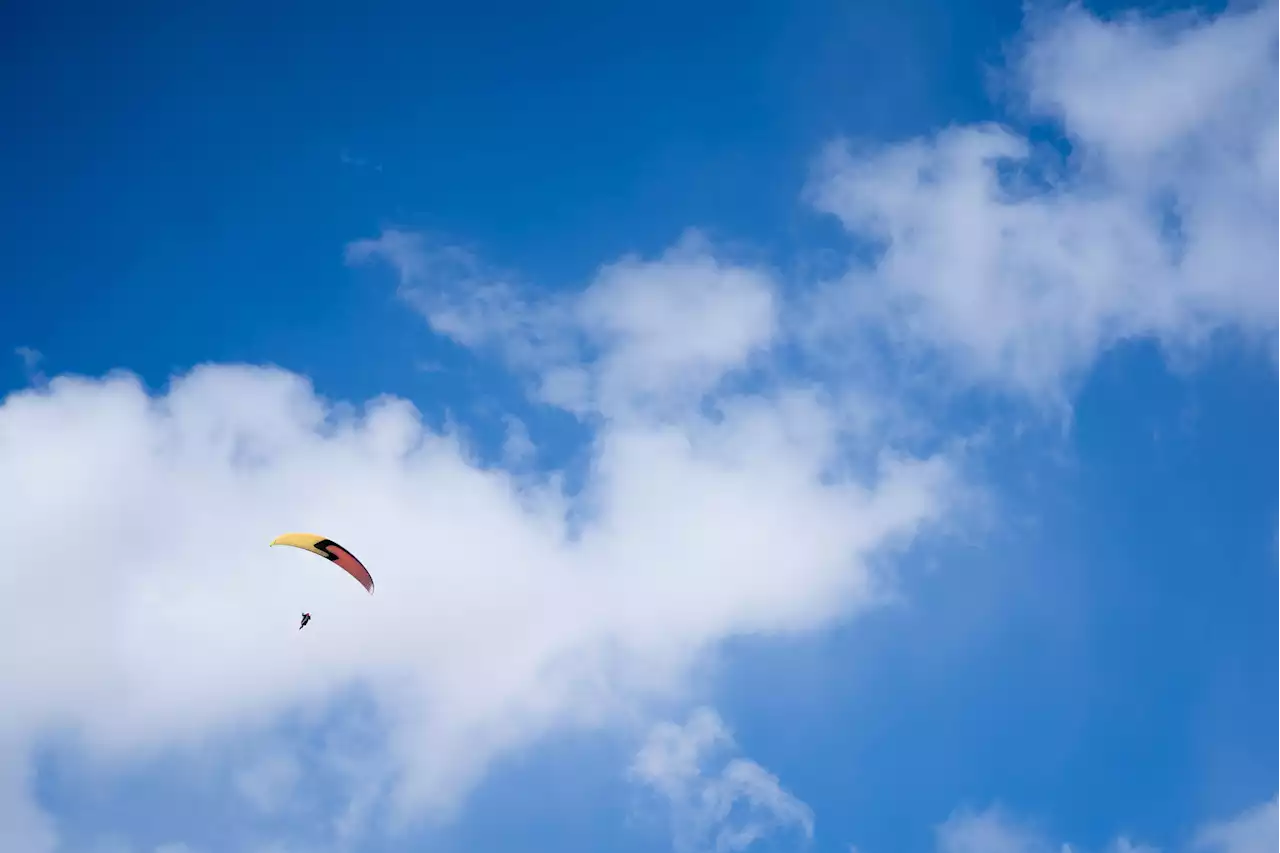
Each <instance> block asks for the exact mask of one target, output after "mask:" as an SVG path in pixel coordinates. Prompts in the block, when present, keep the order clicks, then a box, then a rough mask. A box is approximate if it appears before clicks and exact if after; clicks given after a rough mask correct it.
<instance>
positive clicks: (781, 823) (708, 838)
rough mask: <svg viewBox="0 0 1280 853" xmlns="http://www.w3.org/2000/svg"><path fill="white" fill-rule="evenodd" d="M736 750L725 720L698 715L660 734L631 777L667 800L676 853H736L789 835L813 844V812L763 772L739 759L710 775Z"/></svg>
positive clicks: (705, 711) (703, 711) (660, 728)
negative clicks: (774, 836) (698, 852)
mask: <svg viewBox="0 0 1280 853" xmlns="http://www.w3.org/2000/svg"><path fill="white" fill-rule="evenodd" d="M736 749H737V745H736V744H735V743H734V739H733V736H732V735H731V734H730V733H729V731H728V730H727V729H726V728H725V726H724V723H723V721H722V720H721V719H720V717H719V715H717V714H716V713H715V712H714V711H712V710H711V709H709V708H699V709H697V710H696V711H694V712H693V713H692V714H691V715H690V717H689V719H688V720H687V721H686V722H685V724H684V725H679V724H676V723H660V724H658V725H656V726H654V727H653V729H652V730H651V731H650V733H649V736H648V738H647V740H646V741H645V743H644V745H643V746H642V747H641V749H640V751H639V752H638V753H637V754H636V757H635V760H634V761H633V762H632V765H631V776H632V778H634V779H635V780H637V781H638V782H640V783H642V784H643V785H645V786H647V787H649V788H651V789H652V790H653V791H655V792H656V793H657V794H659V795H660V796H661V797H662V798H663V799H665V800H666V802H667V804H668V805H669V807H670V809H671V814H672V826H673V830H674V835H675V842H676V846H677V848H678V849H682V850H700V849H714V850H716V851H725V853H729V851H739V850H745V849H747V848H748V847H750V846H751V845H753V844H754V843H755V842H756V841H758V840H760V839H762V838H764V837H766V836H768V835H771V834H773V833H775V832H779V831H784V830H790V831H796V832H799V833H800V834H801V835H803V836H804V837H805V838H806V839H810V838H812V837H813V813H812V811H811V810H810V808H809V807H808V806H807V805H805V804H804V803H803V802H801V801H800V800H799V799H797V798H796V797H795V796H794V795H792V794H790V793H788V792H787V791H786V790H784V789H783V788H782V786H781V784H780V783H779V781H778V779H777V777H775V776H774V775H773V774H771V773H770V772H769V771H767V770H765V769H764V768H763V767H761V766H760V765H759V764H756V763H755V762H754V761H750V760H748V759H745V758H741V757H735V758H732V759H730V760H728V761H727V762H725V763H724V764H723V766H721V767H720V769H719V770H717V771H712V772H708V769H707V768H708V765H711V764H716V763H719V762H717V761H716V759H717V758H720V757H722V756H724V755H725V754H726V753H732V752H734V751H736Z"/></svg>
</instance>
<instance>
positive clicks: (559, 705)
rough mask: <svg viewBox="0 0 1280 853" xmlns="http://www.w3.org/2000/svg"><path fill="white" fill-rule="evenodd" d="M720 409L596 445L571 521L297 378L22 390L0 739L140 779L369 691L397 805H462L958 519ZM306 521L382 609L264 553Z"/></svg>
mask: <svg viewBox="0 0 1280 853" xmlns="http://www.w3.org/2000/svg"><path fill="white" fill-rule="evenodd" d="M680 274H681V275H688V272H687V271H684V270H682V271H681V272H680ZM708 274H715V273H714V272H709V273H708ZM616 275H619V276H621V275H623V273H621V272H619V273H616ZM644 275H645V276H647V277H649V278H648V279H647V280H653V279H656V278H659V276H658V273H657V271H656V270H655V269H653V268H652V267H650V268H647V269H646V270H645V271H644ZM617 286H618V287H620V288H622V289H624V290H625V289H626V285H624V284H621V283H619V284H618V285H617ZM717 357H720V358H723V357H724V356H717ZM602 375H603V374H602ZM720 403H721V405H720V410H719V411H718V412H717V413H716V414H715V417H711V416H710V415H702V414H693V413H688V414H686V415H685V416H683V417H682V418H680V419H678V420H661V421H655V420H647V419H644V418H634V419H629V420H627V421H625V422H620V423H618V424H612V425H606V426H605V427H604V428H603V429H602V430H601V431H600V432H599V433H598V435H597V438H596V442H595V445H594V447H593V450H592V453H593V457H592V466H591V472H590V476H589V478H588V485H587V487H586V489H585V491H584V493H583V494H582V495H581V496H579V497H578V498H577V499H574V500H572V501H571V500H570V499H569V498H567V497H566V496H564V495H562V494H561V493H560V492H559V491H557V490H556V488H555V487H554V486H551V485H541V486H539V485H529V484H527V483H525V482H524V481H523V480H520V481H518V480H517V479H515V478H513V477H512V476H511V475H509V474H508V473H506V472H504V471H501V470H482V469H481V468H479V467H477V465H476V464H473V463H472V462H471V461H470V460H469V459H468V456H467V455H466V453H465V452H464V450H463V448H462V446H461V444H460V442H459V440H458V438H457V437H456V436H453V435H448V434H443V435H442V434H436V433H434V432H431V431H429V430H426V429H424V428H423V426H422V424H421V423H420V422H419V420H418V418H417V415H416V412H414V411H413V410H412V408H411V407H409V406H408V404H406V403H404V402H402V401H396V400H393V399H383V400H380V401H375V402H374V403H373V404H371V406H370V407H369V409H368V411H367V412H366V413H365V414H364V416H363V417H361V418H356V417H354V416H352V415H350V414H349V413H348V414H346V415H344V414H342V413H341V412H340V411H333V410H329V409H327V408H326V405H325V403H324V401H322V400H320V399H318V398H317V397H316V396H315V395H314V394H313V392H312V390H311V389H310V388H309V387H308V386H307V384H306V382H305V381H304V380H302V379H301V378H299V377H297V376H294V375H291V374H288V373H285V372H283V371H279V370H270V369H256V368H249V367H205V368H201V369H198V370H196V371H194V372H193V373H191V374H190V375H188V376H185V377H180V378H178V379H176V380H175V381H174V383H173V385H172V387H171V388H170V389H169V390H168V392H167V393H166V394H164V395H162V396H158V397H150V396H148V394H147V393H146V392H145V391H144V390H143V389H142V388H141V387H139V385H138V384H137V382H136V381H135V380H134V379H133V378H131V377H129V376H127V375H116V376H112V377H110V378H108V379H105V380H101V381H96V380H88V379H74V378H68V377H58V378H55V379H54V380H53V381H52V382H51V383H50V384H49V385H48V387H47V388H45V389H40V390H33V391H28V392H24V393H21V394H16V395H13V396H11V397H10V398H8V399H7V400H6V401H5V403H4V405H3V407H0V468H2V469H3V470H4V471H5V472H6V477H7V480H8V483H9V487H8V488H7V489H6V492H5V494H6V495H7V498H6V499H5V500H6V503H5V505H4V507H3V513H0V535H3V537H4V539H5V541H6V543H7V547H8V555H9V556H8V558H7V559H6V561H5V562H4V564H3V569H0V572H3V574H2V575H0V578H2V579H3V580H2V584H3V587H4V588H5V589H6V590H9V591H10V592H9V593H8V594H5V595H3V596H0V631H2V632H3V641H4V642H3V648H5V649H7V650H8V651H7V653H3V654H0V692H3V693H4V694H5V695H6V696H16V697H21V699H20V700H19V701H17V702H15V703H13V704H12V707H9V708H7V710H6V714H5V715H4V718H3V720H2V721H0V737H7V738H9V739H11V740H13V741H15V742H19V743H26V744H30V743H32V742H33V740H34V739H36V738H40V737H47V736H54V735H58V734H61V733H64V732H66V733H75V734H76V735H77V736H78V737H79V738H80V741H81V742H82V743H83V744H84V745H85V746H86V748H87V749H89V750H90V752H91V754H94V755H98V756H103V757H107V758H114V757H129V756H134V755H138V754H140V752H154V751H156V750H163V749H166V748H169V747H172V746H175V745H177V746H182V745H185V744H196V743H199V742H202V741H204V740H206V739H208V738H217V737H220V736H229V735H232V734H235V733H237V732H241V733H247V732H253V731H260V730H264V729H266V728H267V727H268V726H269V725H270V724H271V723H272V722H273V721H275V720H276V719H277V718H278V717H279V715H280V714H281V713H283V712H285V711H287V710H290V709H294V708H300V707H305V706H311V705H314V706H320V707H323V705H324V704H325V702H326V700H328V699H331V698H334V697H336V696H338V695H340V693H341V692H342V691H343V690H346V689H348V688H350V687H353V686H354V687H360V688H362V689H365V690H367V691H369V692H370V693H371V695H372V697H373V699H374V701H375V703H376V707H377V709H378V714H379V719H380V721H381V722H382V723H385V725H386V730H385V735H386V742H385V744H384V747H385V748H384V749H383V753H384V754H385V755H387V756H393V758H389V759H388V761H389V762H390V763H389V764H388V765H386V766H384V767H383V768H382V772H383V775H384V778H385V780H386V782H387V783H388V784H390V785H391V790H392V791H393V793H394V797H395V803H396V804H397V805H398V806H399V807H401V809H402V810H403V811H404V812H405V813H406V814H408V813H421V812H422V810H424V809H425V810H436V811H447V810H449V809H450V808H452V807H453V806H454V805H456V804H457V803H458V801H459V798H460V797H462V796H463V795H465V793H466V792H467V791H468V790H469V789H470V787H471V786H472V785H474V784H475V783H476V781H477V780H478V779H479V778H480V777H481V775H482V774H483V773H484V771H485V768H486V767H487V765H488V762H489V761H490V759H491V758H493V757H494V756H495V755H497V754H499V753H502V752H504V751H505V750H507V749H510V748H512V747H515V746H518V745H520V744H524V743H526V742H528V741H529V740H530V739H531V738H534V737H537V736H538V735H540V734H541V733H543V732H545V731H546V730H548V729H549V728H552V727H555V726H559V725H564V724H575V723H579V724H593V723H596V722H600V721H605V720H607V719H608V718H609V717H608V715H609V714H610V713H611V712H612V710H613V709H614V708H616V707H618V706H619V705H620V704H622V705H627V706H629V705H631V704H632V702H634V701H639V700H643V698H644V697H645V696H649V695H652V693H653V691H659V692H666V691H670V690H679V689H680V686H681V680H680V679H681V674H682V673H683V672H684V671H685V668H686V666H687V665H688V664H690V663H691V662H694V661H695V660H697V658H698V656H699V655H700V654H701V653H702V652H703V651H705V650H707V649H708V648H710V647H711V646H713V645H714V644H715V643H717V642H718V641H720V640H721V639H723V638H725V637H728V636H732V635H735V634H742V633H750V632H758V631H786V630H808V629H812V628H814V627H816V626H818V625H821V624H824V623H825V622H826V621H828V620H830V619H832V618H835V617H838V616H842V615H845V614H848V613H850V612H852V611H854V610H856V609H857V608H859V607H861V606H865V605H866V604H867V603H868V602H869V600H870V599H869V596H870V592H871V590H872V589H873V588H874V583H873V579H872V577H871V575H870V571H869V569H868V567H867V562H866V561H867V559H868V558H869V557H871V556H872V555H873V554H875V553H876V552H877V551H880V550H881V549H883V548H884V547H886V546H888V545H892V544H895V543H897V542H902V541H908V540H909V539H910V537H912V536H913V535H914V534H915V532H916V531H917V530H918V529H919V527H920V526H921V525H923V524H927V523H929V522H930V521H931V520H934V519H936V518H938V517H939V516H940V514H941V513H942V512H944V511H945V509H946V506H947V499H948V483H949V478H950V469H949V466H948V464H947V462H946V461H945V460H943V459H926V460H914V459H911V458H906V457H898V456H894V455H892V454H886V455H885V457H884V462H883V465H882V466H881V468H880V471H879V472H878V473H877V475H876V476H874V477H872V478H870V479H866V480H851V479H848V478H843V479H842V478H839V477H833V476H831V472H830V471H829V470H827V467H826V463H827V461H828V459H829V457H830V455H831V453H832V451H833V445H832V443H831V440H830V436H831V434H832V433H833V431H835V430H836V429H837V427H836V425H834V424H833V423H832V416H831V414H830V413H829V412H828V411H827V410H826V409H824V408H823V407H822V406H821V405H820V404H818V403H817V402H816V401H815V399H814V398H812V397H811V395H808V394H806V393H804V392H799V391H796V392H788V391H784V392H780V394H779V396H776V397H727V398H722V399H721V401H720ZM571 504H572V505H573V506H575V507H576V509H578V510H580V511H581V513H580V517H581V519H582V523H581V529H580V531H578V532H577V534H576V535H574V536H571V535H570V534H569V532H568V522H567V520H566V510H567V508H568V507H569V506H570V505H571ZM294 529H303V530H317V531H320V532H324V533H326V534H328V535H331V536H333V537H334V538H335V539H337V540H338V541H340V542H343V543H344V544H347V545H348V546H349V547H351V548H352V549H353V550H355V551H356V552H357V553H358V554H359V555H360V556H361V557H362V558H363V559H364V560H365V561H366V562H367V563H368V565H369V566H370V567H371V568H372V570H373V571H374V573H375V575H376V577H377V579H378V593H377V595H375V596H373V597H372V598H370V597H368V596H365V595H363V594H356V593H357V592H358V588H355V589H353V586H352V585H351V581H350V579H349V578H348V577H346V576H345V575H344V574H343V573H341V572H337V571H333V570H332V567H331V566H329V565H328V564H326V563H324V562H323V561H320V560H312V559H309V555H306V554H302V553H281V552H280V551H279V550H275V551H272V550H270V549H268V548H267V547H266V543H267V542H268V541H270V539H271V538H272V537H273V536H274V535H276V534H278V533H280V532H282V531H287V530H294ZM14 590H20V594H17V593H14V592H13V591H14ZM302 609H306V610H309V611H311V612H312V613H313V614H315V621H314V622H313V624H312V625H311V626H310V627H309V628H308V630H307V631H305V632H301V633H299V632H298V631H297V630H296V614H297V611H299V610H302ZM51 614H56V623H57V625H58V630H57V631H53V632H51V631H50V630H49V626H50V619H51V618H55V617H51ZM37 645H38V646H39V647H40V648H41V655H40V656H39V658H38V659H36V658H35V657H32V656H30V655H28V654H26V653H24V651H23V650H26V649H29V648H32V647H35V646H37ZM249 770H250V771H252V770H253V768H249ZM742 784H748V783H747V782H746V781H744V782H743V783H742ZM385 787H386V784H384V783H382V782H378V781H376V780H375V781H374V782H369V783H367V784H366V786H365V788H366V789H367V790H372V791H374V792H375V795H376V792H377V791H380V790H382V789H384V788H385ZM357 811H359V809H357ZM356 819H358V815H357V817H356V818H353V820H356Z"/></svg>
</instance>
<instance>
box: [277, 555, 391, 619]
mask: <svg viewBox="0 0 1280 853" xmlns="http://www.w3.org/2000/svg"><path fill="white" fill-rule="evenodd" d="M271 544H272V546H276V545H289V546H291V547H294V548H301V549H302V550H303V551H310V552H311V553H313V554H319V555H320V556H321V557H324V558H325V559H326V560H329V561H330V562H333V563H337V564H338V565H339V566H341V567H342V569H343V571H345V572H346V573H347V574H349V575H351V577H353V578H355V579H356V580H357V581H359V582H360V585H361V586H363V587H364V588H365V589H367V590H368V591H369V594H370V595H372V594H373V575H371V574H369V570H368V569H366V568H365V567H364V563H361V562H360V561H359V560H357V559H356V558H355V555H354V554H352V553H351V552H350V551H348V550H347V549H346V548H343V547H342V546H341V545H339V544H338V543H337V542H334V541H333V540H332V539H326V538H325V537H323V536H316V535H315V534H314V533H286V534H284V535H283V536H277V537H276V538H275V539H274V540H272V542H271ZM310 621H311V614H310V613H303V614H302V624H301V625H299V626H298V630H299V631H301V630H302V629H303V628H305V627H307V623H308V622H310Z"/></svg>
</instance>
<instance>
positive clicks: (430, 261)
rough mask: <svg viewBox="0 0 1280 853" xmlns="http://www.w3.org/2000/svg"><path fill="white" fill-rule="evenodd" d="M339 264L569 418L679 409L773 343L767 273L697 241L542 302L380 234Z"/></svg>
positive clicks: (420, 241)
mask: <svg viewBox="0 0 1280 853" xmlns="http://www.w3.org/2000/svg"><path fill="white" fill-rule="evenodd" d="M347 255H348V259H349V260H350V261H351V262H353V263H363V262H367V261H369V260H372V259H375V258H377V259H380V260H382V261H384V262H385V263H387V264H388V265H390V266H391V267H392V268H393V269H395V270H396V273H397V276H398V279H399V281H400V285H401V287H400V292H401V295H402V296H403V297H404V298H405V299H406V300H408V301H409V302H410V303H411V304H413V305H414V306H415V307H417V308H418V309H419V310H420V311H421V312H422V313H423V315H424V316H425V317H426V318H427V321H428V323H429V324H430V325H431V327H432V329H434V330H435V331H436V332H438V333H440V334H443V335H446V336H448V337H450V338H452V339H453V340H455V341H457V342H458V343H459V344H462V345H464V346H468V347H476V348H497V349H498V350H499V351H500V353H501V355H502V356H503V357H504V358H505V359H506V360H507V362H508V363H509V364H510V365H511V366H512V367H514V368H516V369H517V370H522V371H529V372H532V373H534V374H535V375H536V376H537V377H538V382H539V384H540V396H541V397H542V398H543V399H545V400H547V401H549V402H552V403H555V404H557V405H561V406H564V407H565V408H567V409H570V410H571V411H576V412H579V413H583V412H587V411H599V412H602V413H604V414H607V415H611V416H613V415H619V414H625V413H627V412H630V411H632V410H634V409H635V408H636V407H653V406H659V407H661V406H670V405H689V404H690V403H695V402H697V400H698V399H700V398H701V396H702V395H703V394H705V393H707V392H708V391H711V390H713V389H714V388H715V387H716V385H717V384H718V383H719V382H720V381H721V380H722V379H723V378H724V377H725V376H726V375H727V374H729V373H732V372H734V371H737V370H741V369H743V368H746V367H749V366H750V365H751V364H752V360H753V358H754V357H757V356H761V355H763V354H764V353H765V352H767V351H768V349H769V347H770V345H771V344H772V343H773V341H774V337H775V335H776V333H777V332H778V317H777V314H778V303H777V297H776V294H775V289H776V288H775V285H774V282H773V280H772V278H771V276H770V275H769V274H767V273H766V272H765V271H763V270H758V269H753V268H750V267H744V266H737V265H733V264H725V263H722V262H721V261H719V260H718V259H717V258H716V257H715V255H714V253H713V251H712V247H711V246H710V245H709V244H708V243H707V241H706V240H705V239H703V238H702V237H701V235H699V234H698V233H697V232H690V233H688V234H686V235H685V236H684V237H683V238H682V240H681V241H680V242H679V243H678V244H677V245H676V246H674V247H672V248H671V249H670V250H669V251H668V252H666V253H665V254H664V255H663V256H662V257H660V258H658V259H656V260H651V261H646V260H643V259H641V258H637V257H628V258H624V259H622V260H620V261H617V262H616V263H613V264H609V265H607V266H605V267H603V268H601V269H600V271H599V273H598V275H597V277H596V279H595V281H594V282H592V284H591V285H590V287H588V288H587V289H586V290H585V291H583V292H582V293H580V294H573V295H567V294H555V295H552V294H547V293H539V292H536V291H533V290H532V289H530V288H522V287H520V286H518V285H515V284H512V283H511V282H510V281H509V280H508V279H507V278H505V277H503V276H501V274H499V273H497V272H495V271H490V270H486V269H485V268H484V266H483V265H482V264H481V263H480V261H479V260H477V259H476V258H475V256H474V255H473V254H471V253H470V252H468V251H466V250H464V249H461V248H458V247H455V246H449V247H439V248H436V247H431V246H429V245H428V243H427V241H426V240H425V239H424V238H423V237H422V236H421V235H414V234H408V233H405V232H402V231H395V230H390V231H385V232H383V234H382V235H381V236H379V237H378V238H375V239H368V240H361V241H358V242H356V243H353V244H352V246H351V247H350V248H349V250H348V253H347Z"/></svg>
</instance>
